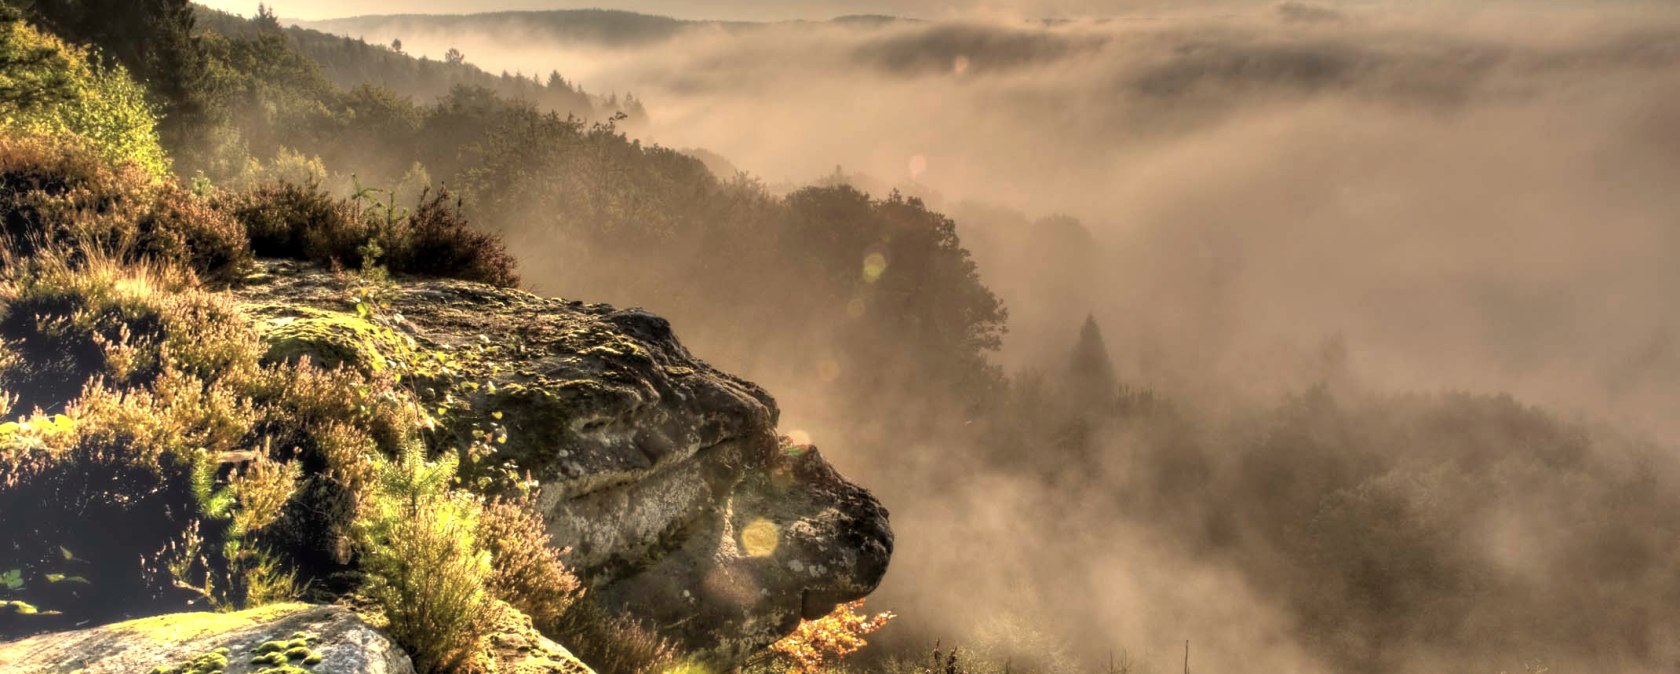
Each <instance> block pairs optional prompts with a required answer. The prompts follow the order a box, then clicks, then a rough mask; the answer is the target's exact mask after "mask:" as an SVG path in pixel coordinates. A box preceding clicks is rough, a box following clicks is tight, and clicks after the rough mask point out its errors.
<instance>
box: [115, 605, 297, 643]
mask: <svg viewBox="0 0 1680 674" xmlns="http://www.w3.org/2000/svg"><path fill="white" fill-rule="evenodd" d="M306 608H309V605H307V604H300V603H286V604H271V605H268V606H263V607H261V608H255V609H250V610H247V611H240V612H238V613H175V614H170V615H161V616H157V617H155V618H142V619H140V620H134V621H130V622H126V623H123V624H122V625H120V627H121V629H122V631H123V632H124V633H125V634H126V635H128V636H131V637H133V638H134V639H138V640H147V641H153V642H159V643H180V642H184V641H190V640H193V639H197V638H200V637H204V636H207V635H212V634H222V633H226V632H232V631H236V630H242V629H246V628H250V627H255V626H257V625H262V624H266V623H271V622H274V621H277V620H280V619H282V618H285V617H286V616H289V615H291V614H293V613H297V612H298V611H302V610H304V609H306Z"/></svg>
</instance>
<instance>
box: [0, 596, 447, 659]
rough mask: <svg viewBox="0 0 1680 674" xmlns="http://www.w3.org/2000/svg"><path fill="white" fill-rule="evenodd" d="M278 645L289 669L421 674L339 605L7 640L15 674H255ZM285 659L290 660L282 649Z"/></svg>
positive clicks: (147, 621) (1, 649)
mask: <svg viewBox="0 0 1680 674" xmlns="http://www.w3.org/2000/svg"><path fill="white" fill-rule="evenodd" d="M270 643H278V644H286V645H288V646H291V645H293V644H295V645H298V646H302V648H303V649H304V650H305V651H307V652H308V655H304V654H303V653H301V652H299V653H294V656H295V657H292V658H289V659H287V660H286V662H285V665H287V666H290V667H295V668H297V669H300V670H304V671H307V672H312V673H314V674H414V666H413V665H412V664H410V663H409V660H408V656H407V655H405V654H404V653H403V651H402V649H400V648H398V647H397V646H396V644H394V643H392V642H391V641H390V640H389V639H387V638H386V637H385V636H384V635H382V634H380V633H379V631H377V630H375V629H374V628H373V627H371V626H369V625H368V624H367V623H366V622H365V621H363V620H362V619H361V617H360V616H358V615H356V614H355V613H354V612H352V611H350V610H349V609H346V608H343V607H340V606H309V605H305V604H277V605H273V606H265V607H263V608H258V609H252V610H249V611H240V612H238V613H177V614H171V615H162V616H156V617H152V618H143V619H140V620H131V621H129V622H124V623H117V624H114V625H106V626H103V627H96V628H92V629H85V630H79V631H74V632H58V633H55V634H45V635H41V636H36V637H30V638H28V639H23V640H20V641H13V642H10V643H0V672H7V673H8V674H71V673H72V672H76V673H80V674H147V673H148V672H156V671H163V672H179V673H187V672H195V673H197V674H208V673H209V672H225V674H253V673H255V672H260V671H262V670H264V669H271V668H274V667H276V665H275V664H273V663H253V662H252V660H253V659H254V658H256V657H258V656H259V655H261V654H262V653H259V651H262V652H266V651H272V650H276V649H277V647H276V646H272V645H271V646H267V647H266V648H265V647H264V645H265V644H270ZM281 657H282V658H284V657H285V655H284V653H283V652H282V654H281Z"/></svg>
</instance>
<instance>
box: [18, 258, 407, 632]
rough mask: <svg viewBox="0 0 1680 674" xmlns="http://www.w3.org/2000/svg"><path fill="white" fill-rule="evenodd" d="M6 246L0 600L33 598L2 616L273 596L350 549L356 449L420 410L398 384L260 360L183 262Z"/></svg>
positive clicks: (398, 431) (397, 437)
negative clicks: (173, 266)
mask: <svg viewBox="0 0 1680 674" xmlns="http://www.w3.org/2000/svg"><path fill="white" fill-rule="evenodd" d="M5 259H6V260H8V263H7V264H6V265H5V266H4V267H0V402H4V403H5V404H3V405H0V577H3V578H4V579H5V582H4V583H0V601H7V602H12V601H18V602H24V603H27V604H29V605H30V606H32V607H34V608H38V609H39V610H38V611H36V612H35V613H33V614H31V615H28V616H24V615H19V614H14V613H7V614H5V615H3V616H0V635H14V634H20V633H24V632H29V631H34V630H38V629H44V628H49V627H52V626H63V625H69V624H74V623H75V622H82V621H88V620H102V619H106V618H110V617H114V616H116V615H118V612H119V611H121V612H122V613H126V614H134V613H144V612H152V611H164V610H182V609H186V608H189V607H192V606H198V605H206V604H207V605H210V606H215V607H245V606H252V605H258V604H261V603H265V602H272V601H281V600H285V599H288V598H290V597H293V596H296V595H297V594H298V592H299V591H300V589H301V588H302V587H303V586H305V585H307V584H309V583H312V582H314V581H316V580H318V579H320V578H323V577H326V576H329V575H332V574H333V573H335V572H337V571H342V570H345V569H347V568H349V564H350V563H351V561H352V560H351V559H350V558H349V555H348V554H347V551H348V546H349V544H350V542H351V540H352V538H353V537H352V535H351V534H352V531H351V526H352V522H353V520H354V518H355V515H356V513H357V510H358V503H359V502H360V501H361V500H362V499H363V498H365V496H366V492H367V491H369V490H370V489H371V487H372V482H373V477H372V476H373V473H374V467H375V466H377V465H378V464H379V462H381V461H383V459H382V458H381V457H383V456H386V455H390V454H394V453H395V452H396V450H397V448H398V447H400V446H403V445H404V444H406V443H408V442H410V441H412V440H413V438H414V437H415V432H416V429H417V428H418V427H419V425H420V420H421V419H422V418H423V414H422V413H420V412H419V411H418V409H417V407H416V404H415V403H414V402H413V400H412V397H411V396H410V395H409V394H407V393H406V392H405V391H403V390H401V389H399V388H397V387H396V386H395V384H394V383H393V382H391V381H390V380H388V379H381V378H369V377H368V376H366V375H363V374H362V373H360V372H357V371H354V370H350V369H339V370H322V369H319V368H316V367H313V366H311V365H308V364H306V363H304V364H286V363H270V362H266V361H265V358H266V354H267V345H266V344H265V343H264V342H263V340H262V339H261V338H260V337H258V335H257V334H256V332H255V330H254V329H253V326H252V325H251V324H250V323H249V319H248V318H247V317H246V316H245V315H244V314H243V312H241V311H240V310H239V309H238V308H237V307H235V306H234V305H233V303H232V301H231V300H230V299H229V298H227V297H225V296H220V295H214V294H210V293H206V292H203V291H202V290H199V289H198V288H197V287H196V285H195V284H194V283H193V278H192V276H191V275H190V274H188V273H185V272H180V271H171V270H170V269H169V268H167V267H156V266H137V265H132V264H124V263H122V262H120V261H118V260H116V259H113V258H111V257H109V256H107V255H104V254H103V253H100V252H98V251H88V250H81V251H79V252H75V253H65V252H60V251H59V250H57V249H38V250H37V251H36V252H35V253H34V254H33V255H30V256H21V255H19V254H17V253H15V252H13V253H6V255H5ZM18 411H23V413H22V414H21V415H15V413H16V412H18ZM332 546H338V550H337V551H336V552H337V553H338V554H315V553H316V552H317V551H318V549H319V548H320V547H332ZM137 561H139V562H140V563H139V564H137V563H136V562H137Z"/></svg>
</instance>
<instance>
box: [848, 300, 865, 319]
mask: <svg viewBox="0 0 1680 674" xmlns="http://www.w3.org/2000/svg"><path fill="white" fill-rule="evenodd" d="M868 310H869V307H867V306H865V305H864V303H863V298H861V297H854V298H852V301H850V302H847V303H846V315H847V316H851V317H852V318H863V314H864V312H866V311H868Z"/></svg>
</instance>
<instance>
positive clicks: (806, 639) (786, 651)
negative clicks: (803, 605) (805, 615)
mask: <svg viewBox="0 0 1680 674" xmlns="http://www.w3.org/2000/svg"><path fill="white" fill-rule="evenodd" d="M862 610H863V600H862V599H859V600H857V601H854V602H849V603H846V604H841V605H840V606H837V607H835V609H834V611H833V612H832V613H829V614H828V615H825V616H823V617H821V618H817V619H816V620H804V621H800V623H799V626H798V627H796V628H794V630H793V634H789V635H787V636H786V637H784V638H783V639H782V640H781V641H778V642H776V643H774V644H771V645H770V652H771V653H774V654H775V656H776V658H777V659H778V660H780V661H781V662H782V663H785V664H786V666H787V668H788V669H789V670H790V671H795V672H799V673H800V674H816V673H817V672H821V671H823V670H824V668H825V667H826V666H830V665H833V664H835V663H838V662H839V661H840V660H843V659H845V657H846V656H848V655H851V654H853V653H856V652H858V651H859V650H862V649H863V647H864V646H868V645H869V642H868V641H867V640H865V639H864V637H867V636H869V635H870V634H873V633H874V632H875V631H876V630H879V629H881V628H882V627H886V626H887V622H889V621H891V620H892V619H893V618H894V617H896V616H894V615H893V614H892V613H891V612H883V613H877V614H875V615H873V616H871V615H868V614H867V613H860V611H862Z"/></svg>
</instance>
